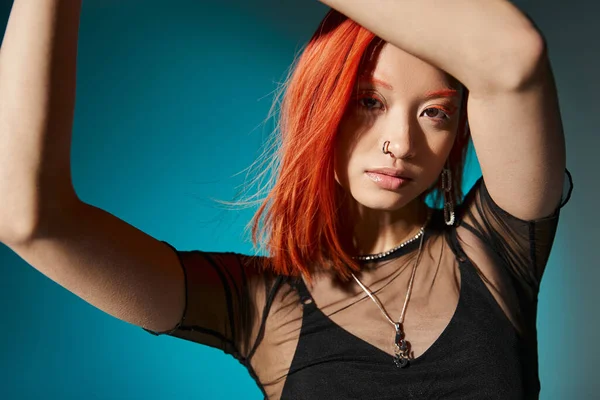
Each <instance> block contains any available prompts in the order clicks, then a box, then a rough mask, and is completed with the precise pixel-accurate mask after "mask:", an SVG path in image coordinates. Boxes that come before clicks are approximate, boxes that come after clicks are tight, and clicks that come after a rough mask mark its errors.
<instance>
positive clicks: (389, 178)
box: [365, 168, 412, 190]
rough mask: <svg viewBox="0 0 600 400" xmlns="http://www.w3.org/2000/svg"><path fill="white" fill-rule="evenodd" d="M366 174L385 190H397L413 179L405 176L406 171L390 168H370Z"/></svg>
mask: <svg viewBox="0 0 600 400" xmlns="http://www.w3.org/2000/svg"><path fill="white" fill-rule="evenodd" d="M365 174H366V175H367V177H368V178H369V179H371V181H373V182H374V183H375V184H376V185H377V186H379V187H380V188H381V189H385V190H397V189H399V188H401V187H402V186H404V185H406V184H407V183H409V182H410V181H411V180H412V179H411V178H408V177H407V176H405V175H404V174H405V173H404V172H402V171H398V170H395V169H389V168H383V169H374V170H369V171H366V172H365Z"/></svg>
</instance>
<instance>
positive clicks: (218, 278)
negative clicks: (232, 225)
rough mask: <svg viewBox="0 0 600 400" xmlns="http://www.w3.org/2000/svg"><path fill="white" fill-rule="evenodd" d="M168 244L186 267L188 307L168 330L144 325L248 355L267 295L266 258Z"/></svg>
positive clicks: (239, 355)
mask: <svg viewBox="0 0 600 400" xmlns="http://www.w3.org/2000/svg"><path fill="white" fill-rule="evenodd" d="M164 243H166V242H164ZM166 244H167V245H169V244H168V243H166ZM169 246H170V247H171V248H172V249H173V251H175V252H176V253H177V255H178V257H179V261H180V263H181V266H182V268H183V271H184V276H185V290H186V293H185V295H186V302H185V308H184V312H183V315H182V318H181V320H180V321H179V323H178V324H177V325H176V326H175V327H174V328H173V329H171V330H169V331H164V332H154V331H151V330H149V329H145V328H144V330H145V331H147V332H149V333H151V334H153V335H170V336H174V337H178V338H181V339H184V340H189V341H192V342H195V343H200V344H204V345H208V346H211V347H215V348H218V349H221V350H223V351H224V352H225V353H227V354H232V355H233V356H234V357H236V358H238V359H245V357H246V356H247V353H248V351H249V347H250V343H251V341H252V337H253V336H255V331H256V328H257V322H258V318H257V316H258V315H259V313H258V312H257V310H259V309H260V303H261V302H264V300H263V299H264V297H265V296H264V293H262V291H261V290H260V288H261V286H262V287H263V288H264V285H262V284H261V283H264V282H263V281H264V279H262V278H260V274H259V273H258V270H259V266H260V264H259V263H260V262H262V261H263V259H262V258H260V257H254V256H245V255H241V254H237V253H208V252H202V251H178V250H176V249H175V248H173V246H171V245H169Z"/></svg>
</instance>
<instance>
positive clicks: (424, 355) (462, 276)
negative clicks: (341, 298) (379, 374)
mask: <svg viewBox="0 0 600 400" xmlns="http://www.w3.org/2000/svg"><path fill="white" fill-rule="evenodd" d="M462 264H463V263H461V262H459V263H458V269H459V273H460V289H459V292H458V301H457V303H456V308H455V309H454V312H453V313H452V316H451V317H450V320H449V321H448V323H447V324H446V327H444V329H443V330H442V332H441V333H440V335H439V336H438V337H437V339H435V340H434V341H433V343H432V344H431V345H429V347H428V348H427V349H425V351H424V352H423V353H422V354H421V355H419V356H418V357H416V358H413V359H410V364H409V368H410V366H417V365H420V364H422V363H423V362H425V361H427V359H428V358H430V357H431V354H432V353H435V352H436V351H437V350H438V348H439V347H440V346H443V345H444V343H443V342H444V341H445V340H446V339H445V338H446V336H448V335H449V334H450V333H451V331H452V330H453V329H454V327H455V326H456V324H457V316H458V313H459V311H460V309H461V308H462V307H464V301H465V296H464V290H465V273H464V272H463V268H464V266H463V265H462ZM300 281H301V282H300V285H302V286H303V289H304V290H305V291H306V292H307V293H308V294H309V296H310V292H309V291H308V288H307V287H306V285H305V283H304V280H303V279H300ZM373 306H374V307H375V305H373ZM304 307H305V309H304V310H303V319H304V318H305V317H306V316H307V313H308V312H310V313H314V312H317V313H319V315H320V316H321V317H323V318H324V319H325V320H326V321H327V323H329V324H331V325H333V326H334V327H335V328H336V329H337V330H339V331H340V332H342V334H344V335H347V336H349V337H350V338H351V339H352V340H355V341H358V342H360V343H361V345H362V346H365V347H366V348H368V349H370V350H372V351H375V352H376V353H378V354H379V356H380V357H381V359H382V360H383V358H386V359H388V361H389V363H390V368H392V367H393V368H396V367H395V366H394V363H393V360H392V359H393V355H392V354H390V353H388V352H386V351H385V350H382V349H380V348H379V347H377V346H375V345H373V344H371V343H369V342H367V341H366V340H365V339H362V338H361V337H359V336H357V335H355V334H354V333H352V332H350V331H349V330H347V329H345V328H344V327H343V326H341V325H339V324H338V323H337V322H335V321H334V320H333V319H331V318H330V317H329V316H328V315H327V314H325V313H324V312H323V311H322V310H321V309H320V308H319V307H318V306H317V304H316V303H315V301H314V299H312V296H311V301H310V302H308V303H304ZM306 307H308V308H309V309H306ZM302 326H303V328H304V326H305V324H304V322H303V324H302ZM300 334H302V330H301V332H300ZM392 339H393V332H392V331H391V328H390V343H391V341H392ZM407 339H408V338H407ZM292 364H293V360H292Z"/></svg>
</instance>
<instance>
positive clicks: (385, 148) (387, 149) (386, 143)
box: [381, 140, 394, 157]
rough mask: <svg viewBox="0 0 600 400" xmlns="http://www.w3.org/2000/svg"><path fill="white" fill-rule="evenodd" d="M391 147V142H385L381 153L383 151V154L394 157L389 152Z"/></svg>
mask: <svg viewBox="0 0 600 400" xmlns="http://www.w3.org/2000/svg"><path fill="white" fill-rule="evenodd" d="M389 147H390V141H389V140H386V141H385V142H383V148H382V149H381V151H383V154H389V155H391V156H392V157H393V156H394V155H393V154H392V152H391V151H390V150H389Z"/></svg>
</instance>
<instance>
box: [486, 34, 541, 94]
mask: <svg viewBox="0 0 600 400" xmlns="http://www.w3.org/2000/svg"><path fill="white" fill-rule="evenodd" d="M512 42H513V45H512V46H510V49H508V50H505V52H504V54H503V55H502V56H501V57H500V59H499V60H498V61H497V64H496V69H495V76H496V78H497V79H496V80H495V81H496V84H495V86H496V87H497V89H499V90H502V91H506V90H511V91H522V90H525V89H527V88H528V87H530V86H531V85H534V84H535V83H536V82H538V81H539V78H540V77H541V76H543V75H544V74H545V69H546V68H547V67H548V51H547V46H546V41H545V39H544V37H543V36H542V35H541V34H539V33H538V32H537V31H534V32H528V33H526V34H520V35H519V36H518V37H516V38H514V39H513V41H512Z"/></svg>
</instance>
